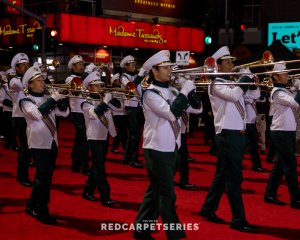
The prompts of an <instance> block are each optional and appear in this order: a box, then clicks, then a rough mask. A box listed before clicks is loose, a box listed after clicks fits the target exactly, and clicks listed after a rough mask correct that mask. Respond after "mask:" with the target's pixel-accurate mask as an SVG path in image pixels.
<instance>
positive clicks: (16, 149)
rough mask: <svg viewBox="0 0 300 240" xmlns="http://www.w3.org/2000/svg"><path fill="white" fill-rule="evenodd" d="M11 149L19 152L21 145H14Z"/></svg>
mask: <svg viewBox="0 0 300 240" xmlns="http://www.w3.org/2000/svg"><path fill="white" fill-rule="evenodd" d="M11 150H13V151H14V152H18V151H19V147H18V146H13V147H11Z"/></svg>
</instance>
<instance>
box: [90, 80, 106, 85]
mask: <svg viewBox="0 0 300 240" xmlns="http://www.w3.org/2000/svg"><path fill="white" fill-rule="evenodd" d="M89 84H91V85H96V84H101V85H104V84H105V83H104V82H102V81H100V80H94V81H91V82H89Z"/></svg>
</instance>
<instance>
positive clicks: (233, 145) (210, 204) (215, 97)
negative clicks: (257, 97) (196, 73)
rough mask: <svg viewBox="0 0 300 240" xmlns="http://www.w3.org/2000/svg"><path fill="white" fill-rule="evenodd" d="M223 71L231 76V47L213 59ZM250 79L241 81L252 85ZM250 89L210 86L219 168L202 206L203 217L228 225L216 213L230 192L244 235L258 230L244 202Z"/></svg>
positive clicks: (235, 219)
mask: <svg viewBox="0 0 300 240" xmlns="http://www.w3.org/2000/svg"><path fill="white" fill-rule="evenodd" d="M212 57H213V58H214V59H215V60H216V62H217V64H218V71H219V72H227V73H230V72H231V71H232V69H233V66H234V65H233V60H235V57H232V56H231V55H230V52H229V49H228V47H226V46H224V47H221V48H220V49H219V50H218V51H217V52H215V53H214V55H213V56H212ZM248 81H249V78H240V82H248ZM214 82H224V83H226V82H232V81H230V80H229V76H228V77H222V78H220V77H217V78H216V79H215V80H214ZM247 89H248V86H245V85H240V86H236V87H233V86H232V85H214V84H211V85H209V88H208V94H209V98H210V102H211V105H212V110H213V114H214V124H215V131H216V136H215V141H216V144H217V150H218V160H217V169H216V173H215V176H214V180H213V182H212V185H211V187H210V189H209V191H208V193H207V196H206V199H205V202H204V204H203V205H202V208H201V211H200V216H202V217H203V218H205V219H207V220H208V221H211V222H214V223H225V220H224V219H222V218H219V217H218V216H217V215H216V213H215V211H216V210H217V209H218V207H219V203H220V200H221V197H222V195H223V192H224V191H225V190H226V192H227V196H228V200H229V204H230V208H231V212H232V220H231V225H230V227H231V228H232V229H235V230H239V231H244V232H253V231H255V230H256V228H255V227H254V226H252V225H250V224H249V223H248V222H247V221H246V216H245V211H244V204H243V199H242V189H241V184H242V160H243V153H244V130H245V127H246V126H245V105H244V98H243V97H244V94H245V92H246V91H247Z"/></svg>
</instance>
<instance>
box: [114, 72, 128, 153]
mask: <svg viewBox="0 0 300 240" xmlns="http://www.w3.org/2000/svg"><path fill="white" fill-rule="evenodd" d="M111 86H112V88H120V87H121V82H120V74H119V73H116V74H115V75H113V76H112V78H111ZM112 93H114V92H112ZM116 94H118V95H119V96H120V97H122V96H123V97H124V99H122V100H120V103H121V108H114V107H113V108H112V110H113V119H114V123H115V126H116V129H117V135H116V136H115V137H114V139H113V141H112V144H111V150H110V151H111V152H113V153H120V152H119V151H118V147H119V145H120V143H121V146H122V150H123V151H122V152H123V153H124V152H125V149H126V142H127V125H128V123H127V115H126V111H125V106H124V100H125V98H126V96H125V95H124V94H122V93H120V92H116Z"/></svg>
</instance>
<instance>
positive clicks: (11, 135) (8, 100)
mask: <svg viewBox="0 0 300 240" xmlns="http://www.w3.org/2000/svg"><path fill="white" fill-rule="evenodd" d="M15 74H16V73H15V71H14V70H13V69H12V68H10V69H8V70H6V72H5V77H6V80H7V81H6V82H5V83H4V84H3V85H2V88H3V89H4V91H5V97H4V100H3V125H4V133H5V144H4V148H6V149H12V150H14V151H17V150H18V143H17V136H16V133H15V130H14V128H13V126H12V109H13V102H12V95H11V93H10V92H9V87H8V85H9V82H10V80H11V78H12V77H13V76H15Z"/></svg>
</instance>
